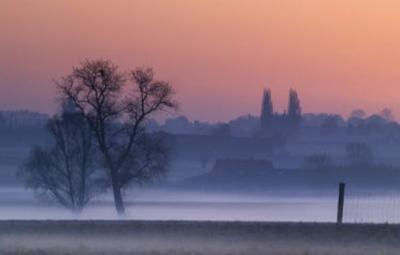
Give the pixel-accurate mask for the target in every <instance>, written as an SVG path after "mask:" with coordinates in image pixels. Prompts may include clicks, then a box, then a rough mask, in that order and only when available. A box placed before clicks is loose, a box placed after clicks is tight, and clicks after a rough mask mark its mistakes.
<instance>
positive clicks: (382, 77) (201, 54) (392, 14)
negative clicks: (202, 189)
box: [0, 0, 400, 120]
mask: <svg viewBox="0 0 400 255" xmlns="http://www.w3.org/2000/svg"><path fill="white" fill-rule="evenodd" d="M0 33H1V37H0V108H3V109H23V108H29V109H32V110H39V111H43V112H47V113H51V112H52V111H54V108H55V106H54V93H55V90H54V85H53V83H52V79H54V78H57V77H59V76H61V75H63V74H65V73H67V72H69V71H70V69H71V67H72V66H73V65H76V64H78V63H79V61H80V60H81V59H83V58H98V57H100V58H107V59H110V60H112V61H114V62H115V63H117V64H119V65H120V66H121V67H122V68H128V67H136V66H152V67H154V69H155V70H156V72H157V74H158V76H159V77H160V78H163V79H166V80H169V81H170V82H171V83H172V84H173V85H174V86H175V87H176V90H177V97H178V100H179V101H180V103H181V108H180V113H182V114H187V115H188V116H189V117H190V118H192V119H193V118H194V119H202V120H227V119H230V118H232V117H235V116H237V115H240V114H245V113H253V114H256V113H257V114H258V112H259V108H260V100H261V94H262V89H263V88H264V87H270V88H271V89H272V93H273V99H274V102H275V104H276V108H277V110H282V109H283V108H284V107H285V105H286V100H287V91H288V89H289V88H290V87H293V88H295V89H297V90H298V92H299V95H300V97H301V100H302V104H303V108H304V111H306V112H320V111H327V112H339V113H343V114H348V113H349V112H350V111H351V110H352V109H354V108H356V107H360V108H364V109H366V110H367V111H368V112H370V113H372V112H376V111H379V110H380V109H382V108H384V107H389V108H392V109H393V110H394V111H395V113H398V115H400V107H399V106H400V1H398V0H393V1H389V0H386V1H384V0H380V1H379V0H374V1H373V0H353V1H350V0H343V1H340V0H335V1H333V0H332V1H323V0H302V1H300V0H276V1H272V0H271V1H267V0H259V1H258V0H249V1H247V0H246V1H244V0H151V1H149V0H143V1H133V0H131V1H128V0H126V1H123V0H108V1H105V0H57V1H55V0H25V1H24V0H0Z"/></svg>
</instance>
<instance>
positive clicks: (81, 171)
mask: <svg viewBox="0 0 400 255" xmlns="http://www.w3.org/2000/svg"><path fill="white" fill-rule="evenodd" d="M47 130H48V132H49V134H50V138H51V143H50V144H49V145H47V146H45V147H40V146H36V147H34V148H33V149H32V151H31V153H30V156H29V158H28V160H27V161H26V163H25V164H24V165H23V166H22V167H21V168H20V170H19V172H18V175H19V176H20V177H21V178H22V179H23V180H24V182H25V185H26V186H27V187H28V188H32V189H34V190H35V191H36V192H37V193H38V194H39V195H41V196H45V197H47V198H51V199H54V200H56V201H57V202H59V203H60V204H61V205H63V206H65V207H66V208H69V209H71V210H72V211H74V212H77V213H79V212H81V210H82V209H83V208H84V206H85V205H86V204H87V203H88V202H89V200H90V199H91V198H92V197H93V196H94V195H95V194H96V193H97V192H98V191H100V189H99V185H98V184H97V183H96V182H97V177H98V174H96V173H95V169H96V168H95V159H94V151H93V146H92V135H91V132H90V130H89V128H88V126H87V125H86V124H85V122H84V119H83V118H82V116H81V115H80V114H79V113H73V112H64V113H63V114H62V115H61V116H54V117H53V118H51V119H50V120H49V121H48V123H47Z"/></svg>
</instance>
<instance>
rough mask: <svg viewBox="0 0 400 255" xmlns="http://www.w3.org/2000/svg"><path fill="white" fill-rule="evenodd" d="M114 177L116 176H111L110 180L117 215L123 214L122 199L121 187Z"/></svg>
mask: <svg viewBox="0 0 400 255" xmlns="http://www.w3.org/2000/svg"><path fill="white" fill-rule="evenodd" d="M115 179H116V178H113V180H112V190H113V195H114V205H115V210H116V211H117V213H118V215H119V216H123V215H124V214H125V206H124V200H123V199H122V194H121V188H120V186H119V185H118V182H117V180H115Z"/></svg>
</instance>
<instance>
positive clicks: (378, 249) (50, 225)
mask: <svg viewBox="0 0 400 255" xmlns="http://www.w3.org/2000/svg"><path fill="white" fill-rule="evenodd" d="M399 253H400V225H367V224H344V225H341V226H338V225H336V224H321V223H258V222H246V223H243V222H185V221H0V254H6V255H11V254H12V255H16V254H18V255H22V254H24V255H50V254H51V255H66V254H69V255H72V254H77V255H86V254H90V255H94V254H96V255H98V254H107V255H108V254H112V255H125V254H148V255H150V254H157V255H162V254H171V255H172V254H177V255H180V254H196V255H200V254H210V255H211V254H216V255H217V254H218V255H220V254H221V255H222V254H232V255H234V254H274V255H275V254H277V255H297V254H299V255H300V254H301V255H306V254H307V255H311V254H323V255H330V254H332V255H333V254H335V255H340V254H354V255H355V254H380V255H383V254H399Z"/></svg>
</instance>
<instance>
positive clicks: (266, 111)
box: [260, 89, 274, 133]
mask: <svg viewBox="0 0 400 255" xmlns="http://www.w3.org/2000/svg"><path fill="white" fill-rule="evenodd" d="M273 117H274V106H273V104H272V97H271V90H270V89H264V94H263V100H262V106H261V116H260V121H261V131H262V132H263V133H265V132H267V130H268V129H270V128H271V125H272V120H273Z"/></svg>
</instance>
